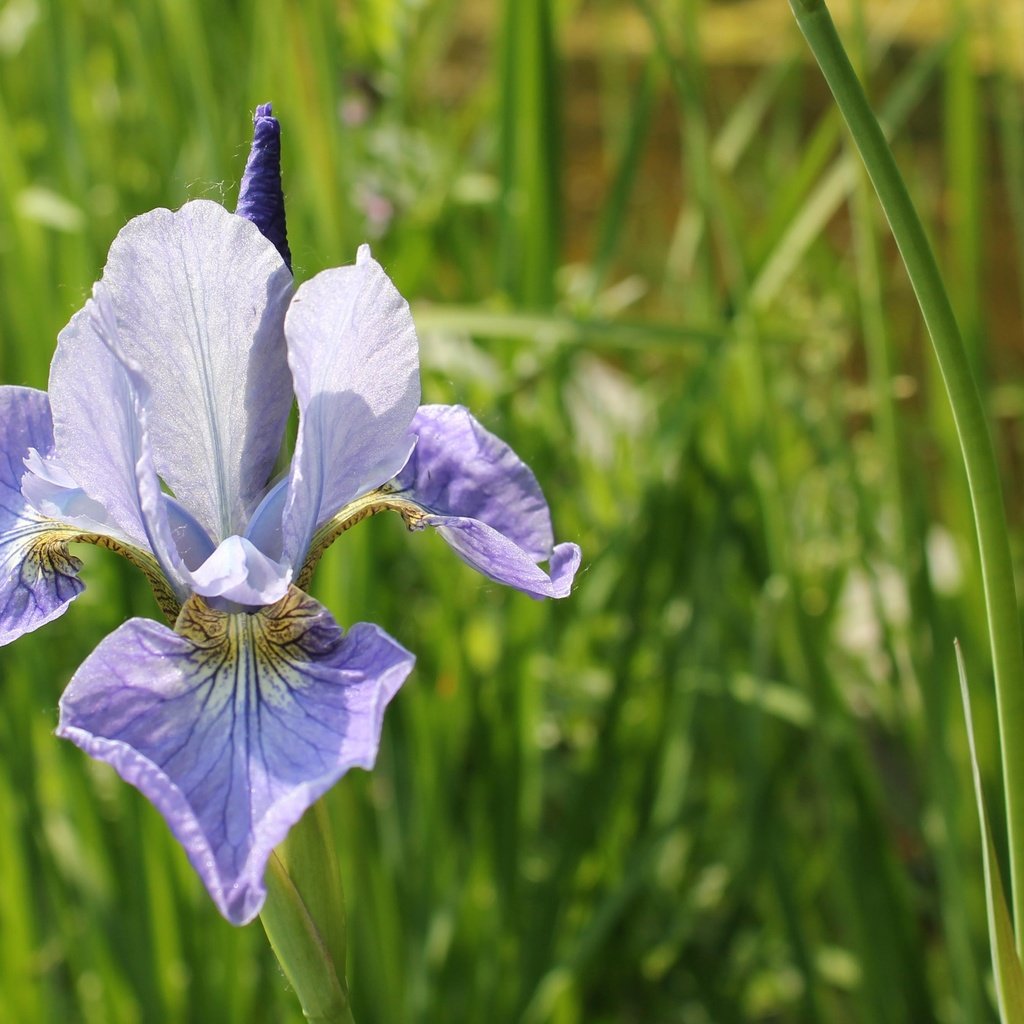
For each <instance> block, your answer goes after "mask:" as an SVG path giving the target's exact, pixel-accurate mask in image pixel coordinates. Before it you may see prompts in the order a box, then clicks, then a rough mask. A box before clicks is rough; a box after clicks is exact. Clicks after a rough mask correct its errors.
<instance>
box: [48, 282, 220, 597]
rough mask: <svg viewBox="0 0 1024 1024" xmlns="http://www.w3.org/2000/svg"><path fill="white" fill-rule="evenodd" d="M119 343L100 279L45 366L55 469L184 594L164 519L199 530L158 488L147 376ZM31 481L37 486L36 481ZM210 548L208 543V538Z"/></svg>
mask: <svg viewBox="0 0 1024 1024" xmlns="http://www.w3.org/2000/svg"><path fill="white" fill-rule="evenodd" d="M125 348H126V346H125V344H124V333H123V332H122V331H121V330H120V328H119V325H118V323H117V319H116V314H115V310H114V307H113V300H112V296H111V292H110V289H109V287H108V286H107V285H106V283H105V282H100V283H99V284H97V285H96V287H95V288H94V290H93V297H92V298H91V299H90V300H89V301H88V302H87V303H86V305H85V308H84V309H83V310H82V311H81V312H80V313H79V314H77V315H76V316H75V317H74V318H73V319H72V321H71V323H70V324H69V325H68V327H67V328H65V330H64V331H63V332H62V333H61V336H60V338H59V339H58V345H57V352H56V353H55V355H54V358H53V362H52V363H51V366H50V393H51V402H52V404H53V410H54V435H55V447H56V451H57V458H58V460H59V463H60V468H61V470H62V471H63V472H64V473H66V474H67V475H68V476H69V477H70V479H72V480H74V481H75V482H77V483H78V484H79V485H80V486H81V487H82V489H83V490H84V492H85V493H86V494H87V495H88V496H89V497H91V498H93V499H94V500H96V501H97V502H99V504H100V505H101V506H102V507H103V508H104V509H105V510H106V512H107V515H108V517H109V519H110V520H112V521H113V522H114V523H116V524H117V526H118V527H119V528H120V530H121V531H122V532H123V534H124V535H126V536H127V537H128V538H129V539H130V541H131V543H133V544H135V545H136V546H138V547H141V548H144V549H146V550H149V551H151V552H152V553H153V554H154V555H155V556H156V558H157V561H158V562H159V563H160V565H161V567H162V569H163V572H164V574H165V576H166V577H167V579H168V581H169V582H170V583H171V585H172V587H173V588H174V590H175V592H176V593H177V594H178V596H179V597H182V598H183V597H184V596H186V595H187V593H188V590H189V585H188V584H189V574H188V569H187V567H186V565H185V562H184V560H183V558H182V555H181V552H180V551H179V548H178V545H177V544H176V543H175V540H174V535H173V534H172V531H171V527H170V521H169V519H170V518H173V519H174V522H175V526H176V529H177V531H178V532H179V534H180V533H181V532H182V531H183V530H185V531H186V532H187V533H188V534H189V535H190V539H191V542H192V543H193V544H195V543H196V540H195V538H196V536H197V535H201V534H202V533H203V531H202V529H201V527H199V525H198V524H197V523H195V521H194V518H193V517H192V516H191V515H190V514H189V513H188V512H187V510H185V509H180V510H179V509H178V508H176V507H174V506H172V505H171V503H170V502H169V501H168V499H167V496H166V495H164V493H163V491H162V490H161V486H160V478H159V477H158V475H157V471H156V468H155V466H154V461H153V455H152V430H151V427H150V421H151V416H150V406H151V395H150V390H149V386H148V382H147V379H146V377H145V376H144V374H143V372H142V370H141V369H140V368H139V366H138V365H137V364H136V363H135V362H134V360H133V359H132V358H131V357H130V356H128V355H127V354H126V352H125ZM30 486H31V489H32V490H37V489H38V488H39V484H38V483H37V481H30ZM208 547H209V549H210V550H212V548H213V545H212V542H208Z"/></svg>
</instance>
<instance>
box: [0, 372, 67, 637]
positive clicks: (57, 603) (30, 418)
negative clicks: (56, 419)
mask: <svg viewBox="0 0 1024 1024" xmlns="http://www.w3.org/2000/svg"><path fill="white" fill-rule="evenodd" d="M52 449H53V427H52V425H51V421H50V406H49V402H48V401H47V398H46V393H45V392H43V391H36V390H35V389H33V388H23V387H9V386H8V387H0V645H3V644H8V643H10V642H11V641H12V640H16V639H17V638H18V637H19V636H22V635H23V634H25V633H28V632H30V631H32V630H33V629H38V628H39V627H40V626H42V625H43V624H44V623H47V622H49V621H51V620H52V619H55V618H56V617H57V616H58V615H61V614H62V613H63V612H64V611H65V610H66V608H67V606H68V604H69V603H70V602H71V601H72V600H73V599H74V598H76V597H77V596H78V595H79V594H80V593H81V592H82V590H83V589H84V588H83V585H82V583H81V582H80V581H79V580H78V578H77V577H78V569H79V562H78V560H77V559H76V558H72V557H71V556H70V555H69V554H68V551H67V544H66V541H65V540H64V539H62V532H61V531H60V530H59V529H55V527H58V528H59V524H55V523H54V522H52V521H50V520H47V519H45V518H44V517H42V516H41V515H39V513H38V512H36V511H34V510H33V509H32V508H31V507H30V506H29V505H28V503H27V502H26V500H25V498H24V496H23V495H22V493H21V479H22V476H23V475H24V474H25V465H24V462H25V459H26V457H27V456H28V455H29V452H30V451H32V450H35V451H37V452H39V453H40V454H41V455H42V457H44V458H45V456H47V455H48V454H49V453H50V452H51V451H52Z"/></svg>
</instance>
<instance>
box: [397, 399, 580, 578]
mask: <svg viewBox="0 0 1024 1024" xmlns="http://www.w3.org/2000/svg"><path fill="white" fill-rule="evenodd" d="M413 432H414V433H415V435H416V438H417V441H416V448H415V450H414V451H413V454H412V457H411V458H410V459H409V462H408V463H407V464H406V466H405V468H404V469H403V470H402V472H401V473H400V474H399V475H398V478H397V480H396V481H395V487H396V489H397V490H398V492H399V493H400V494H401V496H402V497H403V498H404V499H407V500H409V501H411V502H413V503H414V504H416V505H418V506H419V507H420V508H421V509H422V510H423V511H424V512H425V513H426V515H425V516H424V517H423V518H422V519H420V520H418V521H416V522H415V523H414V524H413V525H414V528H417V529H419V528H422V527H425V526H433V527H436V528H437V529H438V531H439V532H440V534H441V536H442V537H444V539H445V540H446V541H447V542H448V543H449V544H450V545H451V546H452V548H453V549H454V550H455V551H456V552H457V553H458V555H459V556H460V557H461V558H462V559H463V560H464V561H465V562H467V563H468V564H469V565H471V566H473V568H474V569H476V570H478V571H479V572H481V573H483V574H484V575H485V576H488V577H490V578H491V579H493V580H495V581H496V582H498V583H505V584H507V585H509V586H512V587H516V588H517V589H519V590H522V591H524V592H525V593H527V594H530V595H531V596H532V597H566V596H567V595H568V594H569V591H570V589H571V586H572V581H573V577H574V576H575V574H576V570H577V569H578V568H579V564H580V550H579V548H578V547H577V546H576V545H575V544H559V545H557V546H555V544H554V537H553V535H552V531H551V513H550V512H549V511H548V505H547V502H546V501H545V500H544V494H543V492H542V491H541V489H540V485H539V484H538V483H537V478H536V477H535V476H534V475H533V472H532V471H531V470H530V468H529V466H527V465H526V463H524V462H523V461H522V459H520V458H519V456H518V455H516V453H515V452H514V451H512V449H511V448H510V447H509V446H508V445H507V444H505V442H504V441H502V440H500V439H499V438H497V437H495V436H494V434H492V433H490V432H489V431H487V430H485V429H484V428H483V427H482V426H481V425H480V423H478V422H477V420H476V419H474V418H473V416H471V415H470V413H469V412H468V411H467V410H466V409H464V408H463V407H462V406H458V405H424V406H422V407H421V408H420V409H419V410H418V411H417V413H416V416H415V418H414V419H413ZM544 561H547V562H549V570H550V571H549V572H547V573H546V572H544V571H543V570H542V569H541V568H539V566H538V563H539V562H544Z"/></svg>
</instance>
